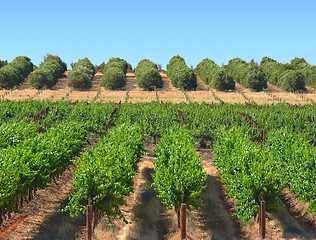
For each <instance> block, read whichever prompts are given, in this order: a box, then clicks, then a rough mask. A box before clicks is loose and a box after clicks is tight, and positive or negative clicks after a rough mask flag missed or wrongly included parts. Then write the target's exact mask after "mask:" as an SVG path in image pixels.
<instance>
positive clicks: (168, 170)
mask: <svg viewBox="0 0 316 240" xmlns="http://www.w3.org/2000/svg"><path fill="white" fill-rule="evenodd" d="M155 153H156V154H157V156H158V158H157V159H156V160H155V161H154V169H155V174H154V176H153V179H154V182H153V184H152V186H153V188H154V189H155V190H156V191H157V194H158V198H159V200H160V201H161V203H163V204H164V205H165V206H166V207H167V208H168V209H170V208H172V207H174V208H175V210H176V212H177V213H179V210H180V206H181V203H185V204H187V206H188V209H191V208H192V207H199V206H200V202H201V197H200V193H201V191H202V190H203V189H204V188H205V186H204V183H205V180H206V177H207V174H206V173H205V172H203V166H202V164H201V158H200V156H199V155H197V154H196V150H195V145H194V142H193V138H192V136H191V134H190V132H189V131H188V130H186V129H184V128H182V127H180V126H175V127H172V128H169V129H167V130H166V131H164V133H163V134H162V138H161V142H160V143H159V144H158V145H157V147H156V149H155Z"/></svg>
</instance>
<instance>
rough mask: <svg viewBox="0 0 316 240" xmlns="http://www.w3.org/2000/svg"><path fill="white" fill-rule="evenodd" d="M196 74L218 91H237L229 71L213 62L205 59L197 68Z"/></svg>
mask: <svg viewBox="0 0 316 240" xmlns="http://www.w3.org/2000/svg"><path fill="white" fill-rule="evenodd" d="M195 72H196V73H197V75H198V76H199V77H200V78H201V80H202V81H203V82H204V83H205V84H207V85H209V86H210V87H212V88H215V89H216V90H219V91H224V90H230V89H231V90H234V89H235V82H234V80H233V78H232V77H231V76H230V75H229V74H228V72H227V70H226V69H225V68H223V67H220V66H218V65H217V64H216V63H215V62H214V61H213V60H210V59H208V58H205V59H203V60H202V62H200V63H199V64H198V65H197V67H196V68H195Z"/></svg>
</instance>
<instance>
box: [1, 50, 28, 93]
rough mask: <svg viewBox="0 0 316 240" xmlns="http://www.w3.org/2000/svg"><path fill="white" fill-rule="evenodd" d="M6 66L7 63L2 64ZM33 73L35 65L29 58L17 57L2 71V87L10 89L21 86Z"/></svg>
mask: <svg viewBox="0 0 316 240" xmlns="http://www.w3.org/2000/svg"><path fill="white" fill-rule="evenodd" d="M1 64H3V65H5V62H3V63H1ZM32 71H33V64H32V63H31V60H30V59H29V58H28V57H21V56H19V57H16V58H15V59H14V60H13V61H12V62H10V63H9V64H7V65H5V66H4V67H2V68H1V69H0V87H2V88H6V89H10V88H12V87H14V86H17V85H19V84H20V83H21V82H23V81H24V79H25V78H26V77H27V76H28V75H29V74H30V73H31V72H32Z"/></svg>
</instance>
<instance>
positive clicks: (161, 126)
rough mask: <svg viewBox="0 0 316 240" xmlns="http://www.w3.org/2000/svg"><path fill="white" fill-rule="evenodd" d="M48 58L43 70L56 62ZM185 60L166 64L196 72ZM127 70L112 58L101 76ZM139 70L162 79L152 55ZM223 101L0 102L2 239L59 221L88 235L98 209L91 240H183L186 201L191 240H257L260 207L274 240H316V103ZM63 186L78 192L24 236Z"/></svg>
mask: <svg viewBox="0 0 316 240" xmlns="http://www.w3.org/2000/svg"><path fill="white" fill-rule="evenodd" d="M46 62H47V64H43V65H42V66H41V67H40V68H42V69H43V68H45V67H49V65H54V67H56V65H57V63H58V64H60V63H59V62H58V60H56V59H52V60H49V59H48V60H46ZM184 64H185V62H184V60H183V59H181V58H175V59H174V60H173V63H172V64H171V65H170V66H169V67H168V68H169V69H173V68H175V69H176V68H183V69H186V70H185V72H186V74H185V76H188V78H190V77H192V73H191V71H190V70H189V69H187V68H186V66H184ZM207 64H210V65H212V64H211V63H207ZM207 64H206V65H207ZM177 65H179V66H178V67H177ZM92 66H93V65H92ZM127 68H128V65H127V64H125V63H124V61H123V60H120V59H114V60H113V61H112V63H111V62H110V63H108V65H107V67H105V68H104V74H113V72H118V73H119V74H120V76H123V78H120V79H121V80H122V82H124V81H127V79H126V78H124V76H125V75H124V73H125V72H126V71H127ZM212 68H215V69H217V70H216V71H218V74H219V75H216V74H217V73H216V74H215V75H216V76H217V77H218V76H226V77H225V78H227V75H225V74H226V73H224V72H223V71H222V70H218V68H219V67H218V66H213V65H212ZM56 69H57V68H56ZM58 69H62V67H61V66H60V67H59V68H58ZM42 71H43V74H44V73H45V74H47V73H48V71H44V70H42ZM93 71H94V68H92V67H91V63H90V62H88V60H83V61H81V62H80V61H79V62H78V63H77V64H76V74H77V75H81V76H82V79H84V82H85V85H89V84H90V83H91V82H90V81H91V75H89V74H90V73H92V72H93ZM201 71H202V70H201ZM137 72H138V73H137V75H139V76H140V77H141V78H143V77H144V76H147V75H150V76H151V78H152V79H153V83H155V81H156V80H157V81H158V82H159V84H161V82H160V80H161V78H160V77H157V76H158V75H157V66H156V65H155V64H153V63H152V62H150V61H149V60H147V61H144V62H143V64H141V65H139V66H138V70H137ZM56 74H57V73H56ZM58 74H59V73H58ZM170 74H171V78H172V81H178V80H177V79H178V76H177V74H176V73H175V72H172V71H171V73H170ZM41 76H42V75H41ZM43 76H44V75H43ZM56 76H57V75H56ZM103 76H105V75H103ZM41 79H44V77H43V78H41ZM155 79H156V80H155ZM179 79H182V77H180V78H179ZM51 80H52V81H54V79H51ZM103 80H104V79H102V81H103ZM157 81H156V82H157ZM89 82H90V83H89ZM69 84H70V82H69ZM177 84H180V83H177ZM212 84H214V85H216V84H217V83H212ZM227 84H229V83H228V82H227ZM113 86H115V85H113ZM186 86H187V87H188V88H191V87H192V86H193V85H186ZM151 87H152V86H150V87H149V86H144V88H148V89H149V88H151ZM158 93H159V92H158ZM216 93H217V92H214V94H215V95H216ZM184 94H185V95H187V96H185V95H184V96H185V97H186V98H187V99H190V97H189V94H188V93H187V92H185V91H184ZM217 101H218V103H217V102H215V101H214V102H213V103H202V104H200V103H192V102H190V103H185V102H181V103H177V104H175V103H170V102H166V103H164V102H163V101H161V99H159V96H158V97H157V96H156V97H154V100H153V101H151V102H147V103H131V102H129V101H128V99H127V101H126V102H124V103H121V102H119V101H117V102H107V103H102V102H98V101H91V102H88V101H70V100H68V101H67V100H63V101H49V100H46V101H31V100H23V101H10V100H8V99H2V100H0V119H1V126H0V145H1V146H2V148H1V153H0V156H1V159H0V186H1V187H0V238H1V239H22V238H25V237H28V238H29V239H45V238H48V235H47V234H52V235H53V234H55V233H54V232H57V233H58V230H51V229H50V230H49V231H48V230H47V229H49V226H50V224H51V222H50V221H49V219H51V218H53V216H54V214H55V215H57V216H63V217H62V218H61V217H60V219H58V220H55V221H57V222H59V223H60V224H63V219H68V220H67V221H68V222H72V224H73V225H74V226H76V227H75V229H72V231H73V232H72V231H70V230H69V231H70V232H71V233H69V234H72V235H69V236H66V235H63V234H62V233H60V232H59V233H58V234H61V235H54V237H50V238H51V239H86V234H87V232H86V228H85V222H84V220H83V221H82V218H83V216H84V214H86V213H87V212H89V211H90V210H91V211H90V212H89V214H88V215H89V216H90V217H91V218H93V221H92V222H93V226H92V229H93V231H92V237H93V239H104V238H107V239H178V237H179V234H180V233H179V226H180V225H181V224H180V220H181V219H180V208H181V204H186V207H187V214H188V216H187V218H188V226H187V236H188V239H198V238H204V239H214V238H215V239H225V238H226V239H255V238H258V237H259V234H258V223H257V220H258V212H259V206H260V203H261V202H262V201H264V202H265V206H266V208H265V211H266V213H265V214H264V215H263V216H264V217H265V218H266V219H267V233H266V238H267V239H293V238H297V239H315V238H316V231H315V230H316V213H315V212H316V140H315V136H316V125H315V124H316V120H315V117H316V110H315V105H313V104H305V105H291V104H286V103H280V102H279V103H276V104H264V105H259V104H256V103H255V102H250V101H246V104H227V103H224V102H223V101H219V100H217ZM118 102H119V103H118ZM69 169H71V173H70V172H69ZM65 175H67V176H68V178H67V179H65ZM63 179H64V180H63ZM61 181H64V182H62V183H61ZM57 183H58V184H59V185H60V191H62V188H63V187H64V188H67V189H68V188H69V189H70V190H69V191H68V190H67V193H66V194H64V195H65V196H63V197H61V199H60V201H61V203H60V204H61V205H57V206H56V208H57V210H56V209H53V210H52V213H51V214H52V215H48V216H46V217H45V218H46V220H47V219H48V221H46V222H45V221H44V220H43V223H42V225H41V224H40V226H39V227H37V228H36V227H34V228H33V229H30V230H29V231H27V232H23V230H17V229H18V228H19V226H22V228H23V224H25V223H24V222H25V221H26V220H25V219H27V218H28V217H30V216H27V214H28V213H27V212H28V211H27V208H29V207H30V206H32V204H33V203H36V202H37V201H39V200H38V199H39V198H42V201H43V208H44V209H45V201H48V199H46V198H48V197H49V196H48V195H47V196H46V195H45V194H43V193H45V192H49V191H51V190H52V188H53V189H55V187H56V186H57V187H58V184H57ZM56 184H57V185H56ZM70 185H72V187H71V186H70ZM57 195H58V194H57V193H56V196H57ZM45 199H46V200H45ZM298 206H300V207H298ZM39 208H40V206H38V209H39ZM58 209H59V210H58ZM89 209H90V210H89ZM38 214H39V215H40V213H38ZM58 214H61V215H58ZM21 216H24V218H25V219H24V220H23V221H19V219H20V218H21ZM69 216H71V217H72V218H70V217H69ZM284 216H287V217H285V219H284V218H282V217H284ZM69 219H72V220H69ZM65 221H66V220H65ZM68 222H67V224H69V223H68ZM28 224H31V223H28ZM54 224H55V225H56V224H57V223H54ZM67 224H66V223H65V224H64V225H67ZM76 224H77V225H76ZM110 226H112V227H110ZM253 229H255V230H253ZM57 233H56V234H57ZM45 234H46V235H45ZM64 234H65V233H64ZM61 236H62V237H61ZM63 237H65V238H63Z"/></svg>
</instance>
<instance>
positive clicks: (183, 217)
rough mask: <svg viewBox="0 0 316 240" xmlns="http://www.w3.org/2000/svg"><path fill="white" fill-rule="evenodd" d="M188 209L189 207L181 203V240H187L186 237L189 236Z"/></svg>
mask: <svg viewBox="0 0 316 240" xmlns="http://www.w3.org/2000/svg"><path fill="white" fill-rule="evenodd" d="M186 209H187V205H186V204H184V203H181V209H180V233H181V239H186V235H187V229H186Z"/></svg>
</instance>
